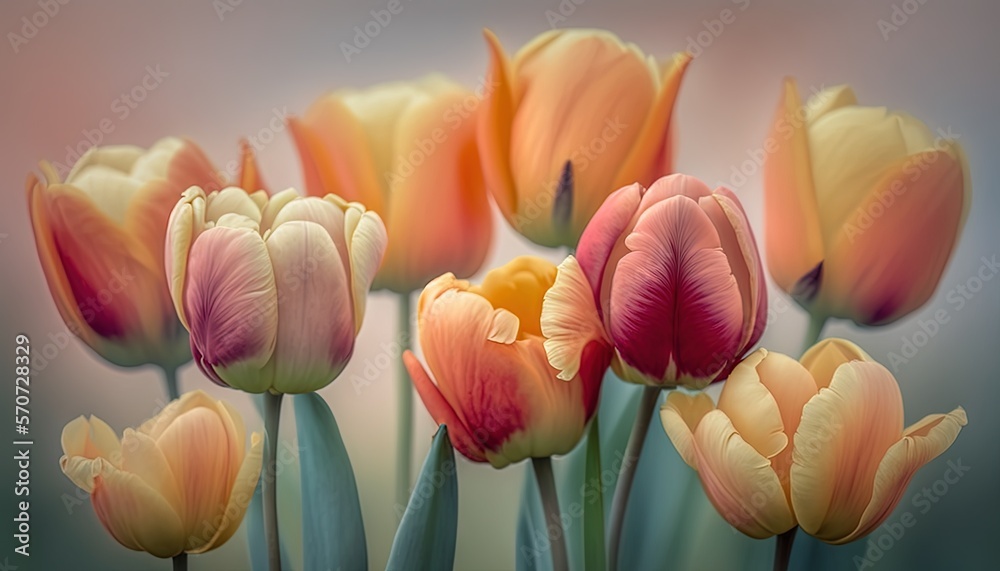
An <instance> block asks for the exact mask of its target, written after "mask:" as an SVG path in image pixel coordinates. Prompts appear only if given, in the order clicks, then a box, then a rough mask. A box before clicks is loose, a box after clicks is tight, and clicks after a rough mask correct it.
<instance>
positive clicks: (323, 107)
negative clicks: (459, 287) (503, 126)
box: [289, 75, 492, 293]
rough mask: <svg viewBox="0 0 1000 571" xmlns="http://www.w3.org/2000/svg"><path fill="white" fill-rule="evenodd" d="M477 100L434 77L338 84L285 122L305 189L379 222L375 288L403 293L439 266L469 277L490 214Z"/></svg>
mask: <svg viewBox="0 0 1000 571" xmlns="http://www.w3.org/2000/svg"><path fill="white" fill-rule="evenodd" d="M479 103H480V98H479V97H478V96H477V95H475V94H473V93H472V92H470V91H468V90H466V89H464V88H462V87H461V86H459V85H457V84H455V83H453V82H451V81H449V80H447V79H445V78H443V77H441V76H437V75H432V76H428V77H425V78H423V79H421V80H420V81H414V82H397V83H387V84H384V85H379V86H376V87H373V88H370V89H366V90H362V91H353V90H343V91H338V92H336V93H333V94H330V95H327V96H325V97H323V98H322V99H320V100H319V101H317V102H316V103H315V104H313V106H312V107H311V108H310V109H309V111H308V112H307V113H306V115H305V117H303V118H302V119H292V120H291V121H290V122H289V125H290V126H291V130H292V134H293V135H294V137H295V143H296V146H297V147H298V152H299V157H300V158H301V161H302V169H303V171H304V173H305V179H306V191H307V193H308V194H309V195H311V196H324V195H326V194H330V193H332V194H336V195H338V196H342V197H344V198H345V199H347V200H355V201H358V202H361V203H363V204H365V205H367V206H368V207H369V208H371V209H372V210H373V211H375V212H376V213H378V214H379V215H380V216H381V217H382V218H383V220H385V224H386V227H387V229H388V234H389V245H388V248H387V250H386V254H385V258H384V260H383V262H382V266H381V268H380V269H379V272H378V274H377V275H376V277H375V283H374V285H373V287H374V288H375V289H382V288H385V289H389V290H392V291H395V292H399V293H409V292H411V291H413V290H415V289H418V288H421V287H423V286H424V285H425V284H426V283H427V282H428V281H429V280H430V279H431V278H433V277H435V276H438V275H440V274H441V273H442V272H445V271H453V272H455V273H456V274H458V275H459V276H460V277H467V276H470V275H472V274H474V273H476V272H477V271H478V270H479V267H480V266H481V265H482V263H483V260H484V259H485V258H486V253H487V251H488V250H489V245H490V238H491V234H492V219H491V216H490V207H489V202H488V200H487V197H486V191H485V189H484V188H483V180H482V174H481V173H480V169H479V153H478V151H477V149H476V141H475V126H476V114H477V113H478V107H479Z"/></svg>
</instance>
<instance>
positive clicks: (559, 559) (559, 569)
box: [531, 456, 569, 571]
mask: <svg viewBox="0 0 1000 571" xmlns="http://www.w3.org/2000/svg"><path fill="white" fill-rule="evenodd" d="M531 466H532V468H534V470H532V471H533V472H534V473H535V481H536V482H538V493H539V494H540V495H541V496H542V507H543V508H544V510H545V520H546V521H547V522H548V523H547V525H546V526H545V531H546V535H547V537H548V538H549V551H551V552H552V571H569V558H568V557H567V556H566V530H564V529H563V527H562V517H561V516H560V513H559V496H558V495H557V493H556V479H555V477H554V476H553V474H552V459H551V458H549V457H548V456H545V457H544V458H532V459H531Z"/></svg>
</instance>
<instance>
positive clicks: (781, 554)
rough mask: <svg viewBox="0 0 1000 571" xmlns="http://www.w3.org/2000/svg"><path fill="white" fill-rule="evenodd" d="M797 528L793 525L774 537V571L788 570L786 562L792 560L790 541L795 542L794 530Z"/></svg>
mask: <svg viewBox="0 0 1000 571" xmlns="http://www.w3.org/2000/svg"><path fill="white" fill-rule="evenodd" d="M798 530H799V528H798V527H793V528H792V529H790V530H788V531H786V532H785V533H782V534H781V535H779V536H778V537H776V538H775V543H774V571H788V563H789V562H790V561H791V560H792V543H794V542H795V532H796V531H798Z"/></svg>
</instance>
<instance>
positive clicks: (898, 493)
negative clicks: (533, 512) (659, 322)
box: [660, 339, 967, 544]
mask: <svg viewBox="0 0 1000 571" xmlns="http://www.w3.org/2000/svg"><path fill="white" fill-rule="evenodd" d="M660 415H661V420H662V421H663V427H664V429H665V430H666V432H667V435H668V436H669V437H670V440H671V441H672V442H673V443H674V446H675V447H676V448H677V451H678V452H679V453H680V455H681V457H682V458H683V459H684V461H685V462H687V463H688V465H690V466H691V467H692V468H695V469H696V470H697V471H698V475H699V477H700V479H701V482H702V485H703V486H704V488H705V492H706V494H707V495H708V497H709V499H710V500H711V501H712V504H713V505H714V506H715V507H716V509H717V510H718V511H719V513H720V515H722V517H723V518H725V519H726V521H728V522H729V523H730V524H732V525H733V526H734V527H736V528H737V529H739V530H740V531H742V532H743V533H745V534H747V535H749V536H751V537H755V538H764V537H769V536H771V535H776V534H781V533H784V532H786V531H788V530H790V529H792V528H793V527H794V526H796V525H798V526H800V527H801V529H802V530H803V531H805V532H806V533H808V534H810V535H812V536H814V537H817V538H819V539H821V540H823V541H826V542H828V543H833V544H842V543H847V542H850V541H854V540H857V539H860V538H862V537H864V536H866V535H868V534H869V533H871V532H872V531H874V530H875V529H876V528H878V526H879V525H881V524H882V522H883V521H885V519H886V518H887V517H888V516H889V515H890V514H891V513H892V511H893V509H894V508H895V507H896V504H897V503H898V502H899V500H900V498H902V497H903V494H904V492H905V490H906V486H907V484H908V483H909V481H910V478H912V477H913V474H914V473H915V472H916V471H917V470H918V469H919V468H920V467H921V466H923V465H924V464H927V463H928V462H930V461H931V460H933V459H934V458H936V457H937V456H939V455H940V454H941V453H942V452H944V451H945V450H947V449H948V447H950V446H951V444H952V443H953V442H954V441H955V439H956V438H957V436H958V433H959V431H960V430H961V428H962V427H963V426H965V424H966V423H967V418H966V415H965V410H964V409H962V407H958V408H956V409H955V410H953V411H952V412H950V413H947V414H932V415H928V416H926V417H924V418H923V419H922V420H920V421H918V422H917V423H915V424H913V425H911V426H910V427H908V428H905V429H904V428H903V402H902V396H901V395H900V392H899V386H898V384H897V383H896V380H895V378H893V376H892V373H890V372H889V371H888V369H886V368H885V367H884V366H882V365H881V364H879V363H877V362H875V361H874V360H872V358H871V357H870V356H868V354H867V353H865V352H864V351H863V350H861V348H859V347H858V346H857V345H855V344H853V343H851V342H850V341H845V340H843V339H826V340H824V341H822V342H820V343H818V344H816V345H815V346H813V347H812V348H811V349H809V350H808V351H807V352H806V353H805V355H803V356H802V359H801V361H800V362H796V361H794V360H792V359H791V358H789V357H786V356H784V355H781V354H778V353H769V352H767V351H766V350H764V349H760V350H758V351H757V352H756V353H754V354H752V355H750V356H749V357H747V358H746V359H745V360H744V361H743V362H742V363H741V364H740V365H738V366H737V367H736V368H735V369H734V370H733V373H732V375H731V376H730V378H729V380H728V381H727V382H726V384H725V386H723V389H722V393H721V395H720V396H719V403H718V406H717V407H716V406H715V405H713V404H712V401H711V399H710V398H708V396H707V395H704V394H700V395H697V396H690V395H685V394H681V393H676V392H675V393H672V394H671V395H670V396H669V397H668V399H667V402H666V403H665V404H664V405H663V407H662V409H661V413H660Z"/></svg>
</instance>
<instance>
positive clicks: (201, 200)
mask: <svg viewBox="0 0 1000 571" xmlns="http://www.w3.org/2000/svg"><path fill="white" fill-rule="evenodd" d="M205 199H206V196H205V192H204V191H203V190H202V189H201V188H198V187H192V188H189V189H187V190H185V191H184V194H183V195H182V196H181V199H180V200H179V201H178V202H177V204H176V205H175V206H174V209H173V211H172V212H171V213H170V221H169V222H168V223H167V232H166V243H165V244H164V250H165V252H164V266H165V270H166V275H167V286H168V289H169V290H170V297H171V299H172V300H173V302H174V309H175V310H176V311H177V316H178V318H180V321H181V323H182V324H183V325H184V328H185V329H191V327H190V325H189V324H188V321H187V314H186V313H185V311H184V285H185V283H186V280H187V265H188V255H189V254H190V253H191V245H192V244H193V243H194V241H195V239H196V238H197V237H198V235H199V234H201V233H202V232H204V230H205Z"/></svg>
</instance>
